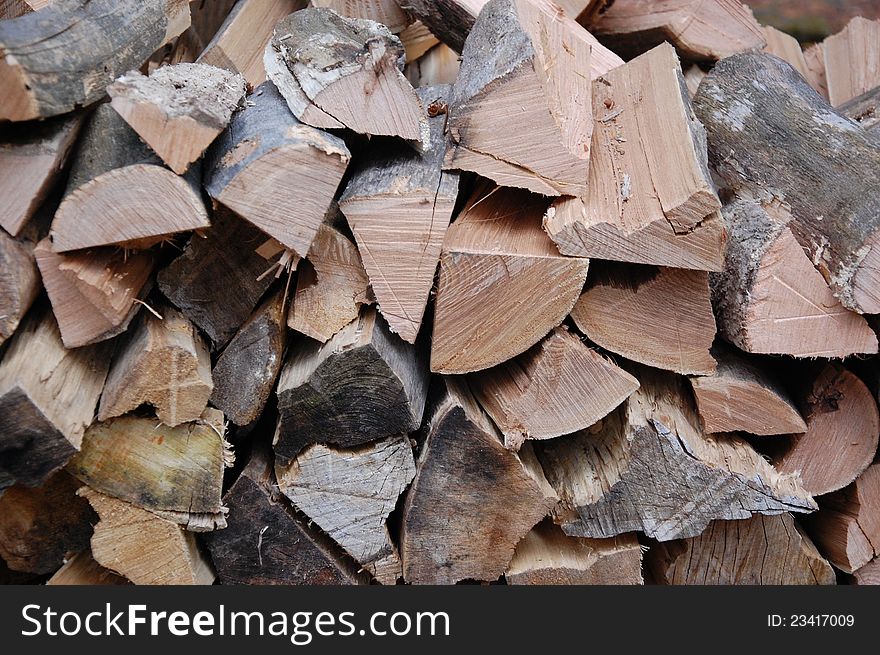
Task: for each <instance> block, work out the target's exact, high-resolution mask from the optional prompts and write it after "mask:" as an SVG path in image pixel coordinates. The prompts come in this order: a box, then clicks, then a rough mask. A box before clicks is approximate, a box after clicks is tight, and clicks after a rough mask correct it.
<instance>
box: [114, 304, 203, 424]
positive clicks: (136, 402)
mask: <svg viewBox="0 0 880 655" xmlns="http://www.w3.org/2000/svg"><path fill="white" fill-rule="evenodd" d="M159 312H160V313H161V316H162V318H158V317H157V316H154V315H153V314H152V313H150V312H143V313H142V314H141V317H140V319H139V321H138V324H137V326H135V327H134V328H132V330H131V333H130V334H129V336H128V339H127V341H126V342H125V344H124V345H121V346H120V348H119V350H118V351H117V353H116V355H115V356H114V358H113V365H112V366H111V367H110V374H109V375H108V376H107V384H106V385H105V386H104V394H103V395H102V396H101V405H100V408H99V409H98V420H100V421H106V420H107V419H109V418H113V417H115V416H122V415H123V414H125V413H126V412H130V411H132V410H134V409H137V408H138V407H140V406H141V405H145V404H146V405H150V406H152V407H153V408H154V409H155V410H156V416H157V417H158V419H159V420H160V421H162V423H164V424H165V425H167V426H169V427H175V426H177V425H181V424H182V423H187V422H189V421H195V420H196V419H198V418H199V417H200V416H201V415H202V412H204V411H205V407H206V406H207V404H208V398H209V397H210V396H211V391H212V390H213V388H214V385H213V384H212V382H211V355H210V354H209V353H208V347H207V346H206V345H205V342H204V341H203V340H202V337H201V336H199V333H198V332H197V331H196V329H195V328H194V327H193V325H192V323H190V322H189V321H188V320H186V318H184V316H183V314H181V313H180V312H178V311H177V310H176V309H173V308H171V307H159Z"/></svg>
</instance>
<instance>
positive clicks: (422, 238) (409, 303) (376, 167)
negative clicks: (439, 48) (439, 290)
mask: <svg viewBox="0 0 880 655" xmlns="http://www.w3.org/2000/svg"><path fill="white" fill-rule="evenodd" d="M449 91H450V89H449V87H448V86H446V87H428V88H423V89H419V90H418V95H419V99H420V100H421V102H422V103H423V104H424V105H425V107H427V111H428V115H429V116H432V118H431V119H430V127H431V139H430V145H429V147H427V148H426V149H425V150H424V152H423V153H417V152H415V151H413V150H412V148H409V147H408V146H407V145H405V144H396V145H389V144H386V143H377V144H376V145H375V147H374V149H373V150H371V151H370V153H369V155H368V157H369V158H368V159H366V160H365V161H364V162H363V164H361V166H360V167H359V168H358V169H357V170H356V171H355V172H354V174H353V176H352V178H351V179H350V180H349V182H348V186H347V187H346V188H345V192H344V193H343V194H342V197H341V198H340V200H339V208H340V209H341V210H342V212H343V213H344V214H345V216H346V218H347V219H348V224H349V225H350V226H351V231H352V232H353V233H354V238H355V240H356V241H357V244H358V248H359V250H360V252H361V256H362V257H363V261H364V268H365V269H366V271H367V274H368V275H369V276H370V282H371V284H372V286H373V292H374V293H375V294H376V300H377V301H378V303H379V311H380V312H382V316H384V317H385V320H386V321H388V326H389V327H390V328H391V331H392V332H396V333H397V334H399V335H400V337H401V338H402V339H403V340H404V341H408V342H410V343H415V341H416V337H417V336H418V334H419V329H420V328H421V325H422V316H423V315H424V313H425V306H426V305H427V304H428V294H429V293H430V291H431V287H432V286H433V284H434V273H435V272H436V270H437V262H438V261H439V259H440V248H441V247H442V246H443V238H444V237H445V235H446V229H447V228H448V227H449V222H450V220H451V219H452V211H453V209H454V208H455V200H456V198H457V196H458V174H457V173H454V172H444V171H443V170H441V167H442V164H443V157H444V155H445V153H446V136H445V135H444V127H445V125H446V111H447V102H448V98H449Z"/></svg>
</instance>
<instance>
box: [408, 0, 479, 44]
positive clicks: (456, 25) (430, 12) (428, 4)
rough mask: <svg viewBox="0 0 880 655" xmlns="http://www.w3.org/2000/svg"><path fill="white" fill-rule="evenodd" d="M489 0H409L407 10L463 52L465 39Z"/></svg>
mask: <svg viewBox="0 0 880 655" xmlns="http://www.w3.org/2000/svg"><path fill="white" fill-rule="evenodd" d="M487 2H488V0H407V1H406V2H405V3H403V4H405V5H406V8H407V11H409V12H410V13H411V14H413V15H414V16H415V17H416V18H418V19H419V20H420V21H422V22H423V23H424V24H425V25H427V26H428V29H430V30H431V32H433V33H434V34H436V35H437V38H439V39H440V40H441V41H443V42H444V43H445V44H446V45H448V46H449V47H451V48H453V49H455V50H457V51H458V52H461V51H462V49H463V48H464V42H465V39H467V35H468V34H469V33H470V31H471V29H472V28H473V26H474V22H475V21H476V20H477V15H478V14H479V13H480V10H481V9H482V8H483V6H484V5H486V3H487Z"/></svg>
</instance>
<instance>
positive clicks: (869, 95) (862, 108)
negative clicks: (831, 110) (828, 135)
mask: <svg viewBox="0 0 880 655" xmlns="http://www.w3.org/2000/svg"><path fill="white" fill-rule="evenodd" d="M838 109H839V111H840V113H842V114H845V115H846V116H849V117H850V118H851V119H853V120H854V121H856V122H857V123H858V124H859V125H861V126H862V127H863V128H865V129H866V130H869V131H871V132H873V133H874V134H876V135H880V85H878V86H877V87H875V88H874V89H871V90H870V91H866V92H865V93H863V94H862V95H860V96H857V97H855V98H853V99H852V100H848V101H846V102H845V103H843V104H842V105H840V107H838Z"/></svg>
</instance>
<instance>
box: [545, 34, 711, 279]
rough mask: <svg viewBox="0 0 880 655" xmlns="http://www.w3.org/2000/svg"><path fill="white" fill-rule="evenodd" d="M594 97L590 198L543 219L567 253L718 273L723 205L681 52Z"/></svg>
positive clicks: (635, 67) (562, 205) (612, 80)
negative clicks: (708, 161) (708, 162)
mask: <svg viewBox="0 0 880 655" xmlns="http://www.w3.org/2000/svg"><path fill="white" fill-rule="evenodd" d="M592 98H593V100H592V106H593V120H594V122H595V127H594V130H593V145H592V158H591V162H590V175H589V182H588V183H587V189H586V193H585V194H580V195H582V196H583V197H582V198H566V199H562V200H559V201H557V202H556V203H555V204H554V206H553V207H552V208H551V209H550V210H549V211H548V213H547V216H546V219H545V229H546V230H547V233H548V234H549V235H550V237H551V238H552V239H553V240H554V241H555V242H556V245H557V246H559V249H560V251H561V252H562V253H564V254H566V255H575V256H580V257H599V258H602V259H614V260H621V261H629V262H637V263H642V264H656V265H659V266H673V267H676V268H695V269H700V270H719V269H720V268H721V262H722V257H723V244H724V230H723V227H722V225H721V223H720V221H718V219H717V216H715V215H714V214H715V212H716V211H717V210H718V209H720V207H721V203H720V201H719V200H718V196H717V195H716V194H715V189H714V187H713V185H712V182H711V180H710V178H709V171H708V168H707V167H706V157H707V155H706V136H705V132H704V130H703V127H702V125H700V122H699V121H698V120H697V119H696V117H695V116H694V114H693V111H692V110H691V105H690V100H689V98H688V92H687V88H686V86H685V83H684V79H683V77H682V73H681V66H680V65H679V63H678V58H677V57H676V55H675V50H673V49H672V47H671V46H670V45H669V44H664V45H662V46H658V47H657V48H654V49H653V50H651V51H649V52H647V53H645V54H644V55H641V56H640V57H637V58H636V59H634V60H632V61H630V62H628V63H627V64H625V65H624V66H620V67H618V68H616V69H614V70H613V71H611V72H609V73H607V74H605V75H603V76H602V77H601V78H600V79H598V80H596V81H594V82H593V96H592ZM657 125H662V126H663V129H656V126H657Z"/></svg>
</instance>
